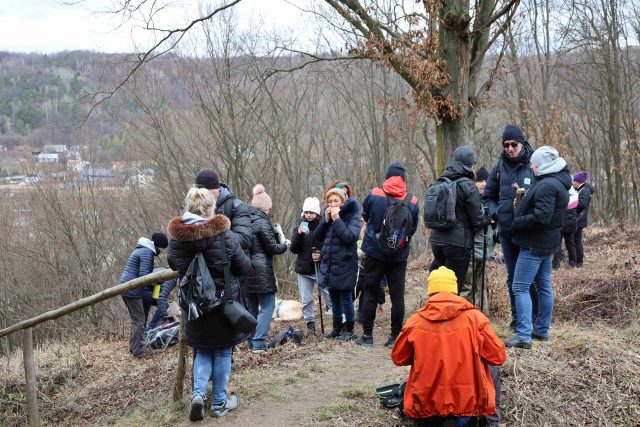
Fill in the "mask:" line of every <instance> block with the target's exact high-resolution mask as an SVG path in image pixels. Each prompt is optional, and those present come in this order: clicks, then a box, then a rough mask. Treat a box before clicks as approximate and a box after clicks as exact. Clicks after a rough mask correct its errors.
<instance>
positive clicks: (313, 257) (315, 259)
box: [311, 250, 321, 262]
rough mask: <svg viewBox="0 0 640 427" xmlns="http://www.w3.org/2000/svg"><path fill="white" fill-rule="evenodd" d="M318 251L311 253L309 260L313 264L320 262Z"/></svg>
mask: <svg viewBox="0 0 640 427" xmlns="http://www.w3.org/2000/svg"><path fill="white" fill-rule="evenodd" d="M320 258H321V256H320V251H319V250H315V251H313V252H311V259H312V260H313V262H319V261H320Z"/></svg>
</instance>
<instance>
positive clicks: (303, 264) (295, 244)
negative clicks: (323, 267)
mask: <svg viewBox="0 0 640 427" xmlns="http://www.w3.org/2000/svg"><path fill="white" fill-rule="evenodd" d="M301 221H304V220H301ZM319 224H320V217H319V216H318V217H317V218H316V219H315V220H314V221H311V222H309V232H308V233H298V227H299V226H300V223H298V225H297V226H296V227H295V228H294V229H293V231H292V232H291V247H290V248H289V249H290V250H291V252H293V253H294V254H296V255H298V256H297V257H296V266H295V270H296V273H298V274H308V275H315V274H316V267H315V262H313V258H311V253H312V248H314V247H315V248H318V249H321V248H322V242H318V241H317V240H313V232H314V231H315V230H316V228H317V227H318V225H319Z"/></svg>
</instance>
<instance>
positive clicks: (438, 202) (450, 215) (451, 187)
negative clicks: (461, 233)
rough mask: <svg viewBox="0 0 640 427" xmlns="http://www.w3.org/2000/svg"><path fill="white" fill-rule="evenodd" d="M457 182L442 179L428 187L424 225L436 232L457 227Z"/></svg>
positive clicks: (445, 178) (425, 199)
mask: <svg viewBox="0 0 640 427" xmlns="http://www.w3.org/2000/svg"><path fill="white" fill-rule="evenodd" d="M461 179H469V178H459V179H457V180H454V181H452V180H450V179H449V178H447V177H444V176H443V177H440V178H438V179H437V180H436V181H433V182H432V183H431V184H429V187H427V194H426V195H425V197H424V225H425V226H427V227H429V228H433V229H436V230H449V229H452V228H453V227H455V226H456V223H457V219H456V199H457V193H458V185H457V181H459V180H461Z"/></svg>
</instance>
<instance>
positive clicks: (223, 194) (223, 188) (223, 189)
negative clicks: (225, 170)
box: [216, 183, 236, 207]
mask: <svg viewBox="0 0 640 427" xmlns="http://www.w3.org/2000/svg"><path fill="white" fill-rule="evenodd" d="M235 198H236V195H235V194H234V193H233V191H231V189H230V188H229V187H228V186H227V184H223V183H220V194H219V195H218V199H217V200H216V207H219V206H220V205H222V204H223V203H224V202H225V201H226V200H227V199H235Z"/></svg>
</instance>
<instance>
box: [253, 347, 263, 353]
mask: <svg viewBox="0 0 640 427" xmlns="http://www.w3.org/2000/svg"><path fill="white" fill-rule="evenodd" d="M266 350H267V349H266V348H258V347H253V348H252V349H251V353H252V354H260V353H264V352H265V351H266Z"/></svg>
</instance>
